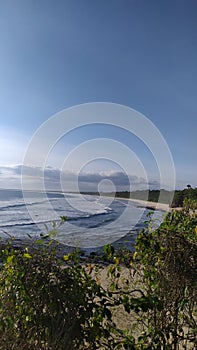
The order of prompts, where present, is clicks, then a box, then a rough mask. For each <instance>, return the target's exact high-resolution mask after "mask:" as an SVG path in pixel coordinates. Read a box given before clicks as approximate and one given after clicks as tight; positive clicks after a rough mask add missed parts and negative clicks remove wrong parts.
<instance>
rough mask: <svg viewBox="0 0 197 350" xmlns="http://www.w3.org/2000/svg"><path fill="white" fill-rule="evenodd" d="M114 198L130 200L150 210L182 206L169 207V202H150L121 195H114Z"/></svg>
mask: <svg viewBox="0 0 197 350" xmlns="http://www.w3.org/2000/svg"><path fill="white" fill-rule="evenodd" d="M116 199H120V200H125V201H130V202H133V203H136V204H138V205H139V207H142V208H146V209H152V210H159V211H164V212H170V211H173V210H181V209H182V208H180V207H179V208H170V206H169V204H165V203H158V202H151V201H147V200H142V199H133V198H123V197H116Z"/></svg>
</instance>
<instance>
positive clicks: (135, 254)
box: [133, 252, 137, 260]
mask: <svg viewBox="0 0 197 350" xmlns="http://www.w3.org/2000/svg"><path fill="white" fill-rule="evenodd" d="M136 256H137V252H135V253H134V254H133V260H135V259H136Z"/></svg>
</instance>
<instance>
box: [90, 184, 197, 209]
mask: <svg viewBox="0 0 197 350" xmlns="http://www.w3.org/2000/svg"><path fill="white" fill-rule="evenodd" d="M84 194H85V192H84ZM86 194H94V195H99V193H98V192H91V193H90V192H87V193H86ZM102 195H106V196H114V195H115V197H117V198H126V199H127V198H133V199H139V200H148V201H150V202H158V200H159V197H160V196H161V197H160V198H162V203H166V204H168V203H169V202H170V201H171V198H172V196H173V200H172V203H171V207H172V208H176V207H183V202H184V200H185V199H192V200H195V201H197V188H192V187H191V185H189V184H188V185H187V188H185V189H184V190H176V191H175V192H174V193H172V192H170V191H166V190H164V189H161V190H138V191H132V192H128V191H119V192H116V193H103V194H102Z"/></svg>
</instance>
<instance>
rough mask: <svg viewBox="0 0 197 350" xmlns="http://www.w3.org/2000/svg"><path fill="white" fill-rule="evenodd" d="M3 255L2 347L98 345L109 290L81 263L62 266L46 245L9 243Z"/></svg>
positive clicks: (106, 318)
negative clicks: (34, 247) (36, 247)
mask: <svg viewBox="0 0 197 350" xmlns="http://www.w3.org/2000/svg"><path fill="white" fill-rule="evenodd" d="M2 258H3V265H2V267H1V271H0V275H1V282H0V303H1V304H0V306H1V309H0V349H2V350H12V349H25V350H26V349H27V350H30V349H45V350H49V349H55V350H60V349H61V350H63V349H65V350H66V349H80V348H86V349H88V348H91V349H96V348H97V346H98V344H97V343H100V342H101V341H102V338H107V336H108V334H109V331H108V328H110V326H111V325H112V323H111V321H110V312H109V310H108V308H107V307H106V305H105V304H106V302H107V301H106V299H105V294H102V291H101V288H100V287H99V285H98V284H97V283H96V282H95V280H93V279H92V278H91V277H90V275H89V274H88V273H87V272H86V270H85V269H84V268H83V267H82V266H80V265H79V264H78V263H74V262H72V264H73V265H72V266H68V265H67V266H63V264H62V263H61V261H60V260H58V259H57V258H56V255H55V252H54V251H49V250H48V249H40V250H39V251H36V252H34V253H29V252H28V250H27V249H26V250H24V251H16V250H14V249H11V248H9V246H8V247H7V248H6V249H4V250H2ZM95 298H96V300H95ZM101 300H102V303H101Z"/></svg>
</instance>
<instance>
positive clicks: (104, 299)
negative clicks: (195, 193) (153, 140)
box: [0, 188, 197, 350]
mask: <svg viewBox="0 0 197 350" xmlns="http://www.w3.org/2000/svg"><path fill="white" fill-rule="evenodd" d="M189 190H190V188H188V191H189ZM196 210H197V204H196V202H194V201H191V200H185V202H184V208H183V209H182V210H180V211H173V212H171V213H168V214H167V215H166V217H165V219H164V221H163V223H162V224H161V225H160V227H159V228H157V229H154V222H152V221H151V220H149V224H148V227H147V228H145V229H143V230H142V231H141V232H140V233H139V234H138V238H137V241H136V246H135V249H136V250H135V252H134V253H131V251H130V250H128V251H127V250H124V251H119V252H117V251H115V249H114V248H113V247H112V246H111V245H107V246H106V247H105V256H108V261H110V264H109V265H108V267H107V276H108V284H107V285H106V286H104V285H102V283H100V281H99V276H100V273H102V271H103V266H102V264H101V263H100V264H99V265H98V266H96V265H93V264H92V263H91V264H90V263H87V264H86V265H84V266H83V265H82V264H81V263H80V261H79V255H78V252H77V251H76V252H73V253H72V254H68V255H66V256H63V257H62V259H58V258H57V254H56V249H55V248H54V247H53V245H52V244H51V242H52V241H50V240H49V242H48V243H47V244H46V245H42V244H41V242H42V241H43V240H44V239H46V236H47V235H46V236H44V237H43V238H42V240H41V241H40V240H39V246H38V247H39V249H36V250H35V249H34V248H33V247H31V246H30V247H28V248H24V249H19V250H17V249H14V248H13V247H12V242H11V241H10V243H9V244H8V245H7V246H6V247H4V248H2V249H1V262H2V263H1V268H0V277H1V279H0V350H12V349H19V350H22V349H27V350H33V349H41V350H42V349H43V350H67V349H68V350H70V349H89V350H94V349H113V350H115V349H128V350H129V349H130V350H144V349H151V350H152V349H153V350H154V349H158V350H159V349H160V350H167V349H172V350H176V349H177V350H178V349H195V348H196V347H197V340H196V335H197V259H196V258H197V214H196ZM64 220H65V218H64ZM125 266H126V267H127V268H126V267H125ZM125 271H127V273H126V274H125ZM116 315H118V316H117V317H115V316H116ZM120 315H121V317H125V319H127V320H129V322H130V323H129V326H127V323H126V321H125V322H123V325H120V322H119V319H120Z"/></svg>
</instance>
